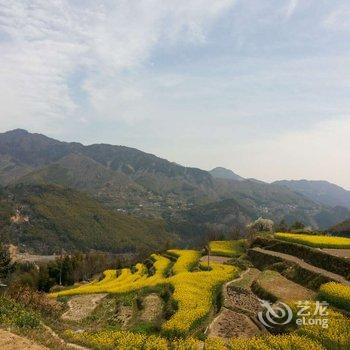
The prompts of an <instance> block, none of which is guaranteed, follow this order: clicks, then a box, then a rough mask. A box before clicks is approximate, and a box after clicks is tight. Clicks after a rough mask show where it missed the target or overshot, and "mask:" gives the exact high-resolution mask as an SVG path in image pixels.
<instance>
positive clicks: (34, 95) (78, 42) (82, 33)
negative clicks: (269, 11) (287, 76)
mask: <svg viewBox="0 0 350 350" xmlns="http://www.w3.org/2000/svg"><path fill="white" fill-rule="evenodd" d="M0 3H1V9H0V29H1V34H0V45H1V52H2V54H1V56H0V74H1V79H0V92H1V95H0V96H1V97H0V99H1V100H0V103H1V105H2V108H3V111H2V118H3V128H4V127H5V128H6V127H11V125H15V124H16V122H18V121H24V120H26V119H27V120H26V123H27V124H28V125H30V126H32V127H35V128H38V127H40V126H41V128H43V129H47V128H49V129H50V126H51V127H52V129H54V128H56V127H57V124H61V120H62V119H68V120H69V118H72V117H73V116H75V115H76V114H77V113H79V108H81V107H82V106H80V105H79V104H80V101H77V100H74V98H73V97H72V94H74V91H70V89H71V86H70V85H69V79H70V77H71V76H72V75H74V73H75V72H76V71H82V72H83V79H81V81H80V85H81V86H79V88H81V89H82V90H83V92H85V93H86V94H87V95H88V96H87V97H88V98H87V99H86V100H85V102H87V103H88V104H90V107H91V108H92V109H93V110H92V111H91V114H94V113H97V115H101V116H102V115H103V114H105V115H106V117H108V116H110V114H111V113H113V114H114V115H116V111H117V110H118V109H119V108H120V107H121V108H122V104H123V103H124V104H125V103H126V104H127V103H131V104H132V103H134V100H135V99H137V97H138V96H140V94H141V95H142V93H140V92H138V91H137V89H136V88H134V87H130V86H125V85H127V83H125V80H124V79H123V77H122V73H123V72H124V71H126V70H130V69H133V68H136V69H137V67H139V66H140V65H142V64H143V63H144V62H145V61H146V60H147V59H148V58H149V56H150V55H151V53H152V50H153V49H154V47H155V46H156V45H157V44H158V43H159V41H160V40H161V39H162V40H165V41H167V42H169V44H171V43H175V42H177V41H181V42H191V43H198V44H200V43H202V42H203V41H204V40H205V35H206V33H207V31H208V30H209V28H210V24H211V23H212V22H213V21H215V20H216V19H217V18H218V17H219V16H220V14H222V12H223V11H224V10H225V9H228V8H229V7H230V6H231V5H232V3H233V2H232V1H231V0H220V1H215V2H212V1H210V0H204V1H199V0H196V1H190V2H188V1H177V2H176V4H175V2H164V1H160V0H144V1H129V0H120V1H116V2H107V1H106V2H98V3H97V2H93V1H91V2H90V1H89V2H82V3H80V4H79V3H76V2H72V1H64V0H59V1H45V0H35V1H30V2H28V1H17V2H15V1H10V2H9V1H1V2H0ZM74 88H77V87H76V86H73V89H74ZM118 101H119V102H118ZM84 107H85V108H84V111H86V107H87V106H84ZM94 111H95V112H94Z"/></svg>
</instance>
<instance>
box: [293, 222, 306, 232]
mask: <svg viewBox="0 0 350 350" xmlns="http://www.w3.org/2000/svg"><path fill="white" fill-rule="evenodd" d="M304 228H305V225H304V224H303V223H302V222H301V221H295V222H294V224H293V225H292V226H291V229H292V230H302V229H304Z"/></svg>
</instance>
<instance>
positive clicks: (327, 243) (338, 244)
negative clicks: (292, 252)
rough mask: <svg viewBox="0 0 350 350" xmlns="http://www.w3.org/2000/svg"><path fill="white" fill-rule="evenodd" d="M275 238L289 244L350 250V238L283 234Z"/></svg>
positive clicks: (276, 235) (277, 234) (278, 234)
mask: <svg viewBox="0 0 350 350" xmlns="http://www.w3.org/2000/svg"><path fill="white" fill-rule="evenodd" d="M275 237H276V238H278V239H281V240H283V241H287V242H292V243H299V244H305V245H307V246H310V247H313V248H337V249H350V238H345V237H334V236H321V235H305V234H294V233H281V232H280V233H276V234H275Z"/></svg>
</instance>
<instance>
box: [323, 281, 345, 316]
mask: <svg viewBox="0 0 350 350" xmlns="http://www.w3.org/2000/svg"><path fill="white" fill-rule="evenodd" d="M319 299H320V300H326V301H328V302H329V303H331V304H332V305H334V306H337V307H339V308H341V309H344V310H347V311H350V286H346V285H344V284H341V283H336V282H330V283H326V284H324V285H322V286H321V288H320V291H319Z"/></svg>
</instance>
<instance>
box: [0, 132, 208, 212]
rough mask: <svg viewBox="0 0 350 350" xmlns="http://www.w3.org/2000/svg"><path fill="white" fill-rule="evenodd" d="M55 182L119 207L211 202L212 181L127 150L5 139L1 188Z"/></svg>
mask: <svg viewBox="0 0 350 350" xmlns="http://www.w3.org/2000/svg"><path fill="white" fill-rule="evenodd" d="M22 182H24V183H43V182H48V183H54V184H59V185H65V186H68V187H73V188H75V189H78V190H84V191H88V192H89V193H91V194H93V195H94V196H96V197H98V198H102V199H103V200H104V201H105V202H108V203H109V204H110V205H111V206H114V207H120V206H123V207H130V206H131V207H132V208H133V209H134V210H135V212H138V211H139V208H140V207H141V206H142V208H143V207H145V208H146V209H147V211H148V212H149V213H151V214H152V215H158V216H160V211H161V210H160V209H159V208H161V209H162V208H167V207H172V208H173V207H183V206H186V202H187V201H208V200H210V199H211V197H212V196H213V195H214V193H212V192H213V191H212V190H211V188H212V187H213V178H212V177H211V175H210V174H209V173H208V172H206V171H204V170H200V169H197V168H188V167H183V166H180V165H177V164H175V163H171V162H169V161H167V160H165V159H162V158H159V157H156V156H154V155H152V154H149V153H145V152H142V151H139V150H137V149H134V148H130V147H124V146H112V145H106V144H95V145H90V146H84V145H82V144H80V143H75V142H72V143H67V142H60V141H57V140H54V139H51V138H48V137H46V136H44V135H40V134H32V133H29V132H27V131H25V130H21V129H17V130H13V131H9V132H6V133H3V134H0V184H2V185H8V184H14V183H22Z"/></svg>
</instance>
